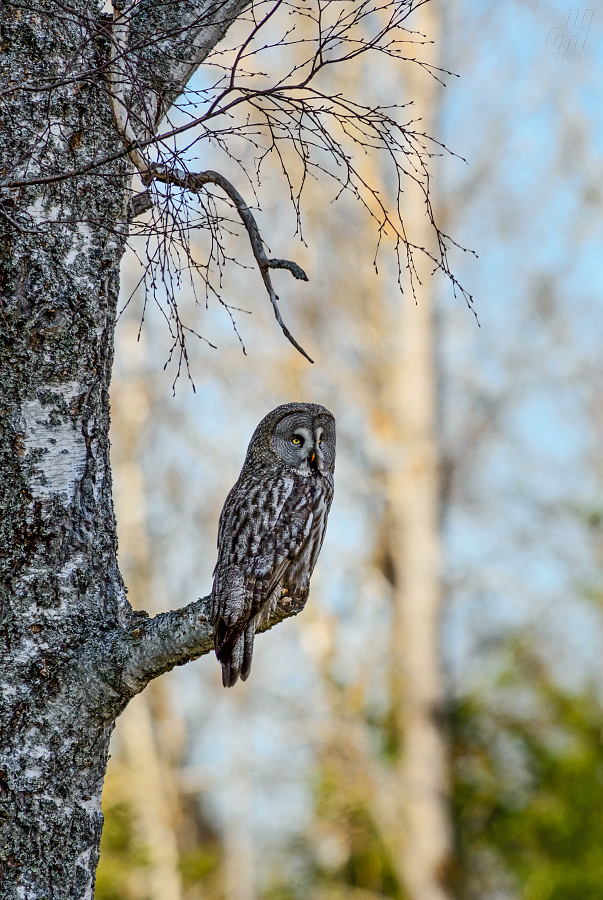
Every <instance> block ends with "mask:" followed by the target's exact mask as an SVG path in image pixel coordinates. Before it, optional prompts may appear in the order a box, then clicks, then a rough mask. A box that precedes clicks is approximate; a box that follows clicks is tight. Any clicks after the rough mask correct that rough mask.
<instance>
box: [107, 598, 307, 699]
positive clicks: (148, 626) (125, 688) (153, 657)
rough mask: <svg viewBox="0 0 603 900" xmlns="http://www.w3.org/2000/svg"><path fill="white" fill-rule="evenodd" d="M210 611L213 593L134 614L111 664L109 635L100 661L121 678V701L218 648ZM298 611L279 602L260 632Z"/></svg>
mask: <svg viewBox="0 0 603 900" xmlns="http://www.w3.org/2000/svg"><path fill="white" fill-rule="evenodd" d="M210 611H211V595H209V596H207V597H202V598H200V599H199V600H195V601H194V602H193V603H189V605H188V606H185V607H184V608H183V609H175V610H172V611H170V612H165V613H160V614H159V615H157V616H154V617H153V618H152V619H149V618H144V617H140V616H136V617H134V618H133V619H132V620H131V621H130V623H129V625H128V627H126V628H123V629H120V630H119V631H118V632H116V633H115V634H114V636H113V638H112V639H111V642H110V644H111V650H110V659H111V663H110V664H108V661H107V658H106V652H105V649H106V646H107V643H106V639H105V642H104V644H103V645H102V646H101V647H100V650H101V652H100V659H102V662H101V663H100V665H101V668H102V669H105V670H107V667H108V665H109V668H110V669H111V671H112V673H113V675H112V680H113V681H116V682H119V693H120V702H122V703H123V702H124V701H125V702H127V700H129V699H130V698H131V697H133V696H134V695H135V694H139V693H140V691H142V690H143V689H144V688H145V687H146V685H147V684H148V683H149V681H152V680H153V678H157V677H158V676H159V675H162V674H163V673H164V672H169V671H170V670H171V669H173V668H174V667H175V666H182V665H184V664H185V663H187V662H190V661H191V660H193V659H197V658H198V657H199V656H205V655H206V654H207V653H210V652H211V651H212V650H213V649H214V633H213V627H212V625H211V622H210ZM298 612H300V608H299V607H295V606H291V605H289V606H287V605H286V604H283V603H279V604H278V606H277V608H276V610H275V611H274V613H273V614H272V615H271V616H270V618H269V619H268V620H267V621H266V622H264V623H263V624H262V625H260V627H259V628H258V633H260V632H262V631H268V630H269V629H270V628H273V627H274V625H277V624H278V623H279V622H282V620H283V619H287V618H290V617H291V616H294V615H297V613H298ZM95 702H97V701H95Z"/></svg>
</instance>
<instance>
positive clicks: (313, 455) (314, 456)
mask: <svg viewBox="0 0 603 900" xmlns="http://www.w3.org/2000/svg"><path fill="white" fill-rule="evenodd" d="M315 459H316V453H315V452H314V450H313V451H312V456H311V457H310V462H314V460H315Z"/></svg>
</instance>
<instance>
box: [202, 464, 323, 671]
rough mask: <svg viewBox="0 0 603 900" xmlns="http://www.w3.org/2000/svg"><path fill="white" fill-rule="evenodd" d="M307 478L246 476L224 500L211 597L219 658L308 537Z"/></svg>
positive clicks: (310, 512) (310, 516)
mask: <svg viewBox="0 0 603 900" xmlns="http://www.w3.org/2000/svg"><path fill="white" fill-rule="evenodd" d="M307 481H308V480H307V479H294V478H292V477H286V476H283V475H282V474H280V473H279V474H278V475H276V476H275V477H274V478H273V479H269V478H265V479H259V481H258V479H257V476H255V477H253V476H252V477H250V478H248V479H247V478H246V479H241V480H240V481H239V482H238V484H237V485H236V486H235V488H234V489H233V491H231V493H230V495H229V497H228V498H227V502H226V504H225V507H224V511H223V518H222V521H221V523H220V529H219V533H220V545H219V555H218V563H217V566H216V572H215V579H214V590H213V595H212V620H213V623H214V627H215V643H216V653H217V655H218V659H220V661H222V659H223V658H224V659H225V660H226V659H228V658H229V655H230V650H231V647H233V646H234V645H235V644H236V642H237V639H238V638H239V636H240V635H241V634H242V633H243V631H244V630H245V627H246V626H247V625H248V624H249V623H250V622H252V621H253V620H254V618H255V616H256V615H257V614H258V613H259V612H260V611H261V610H262V609H263V607H264V605H265V603H266V601H267V599H268V598H269V597H270V595H271V594H272V592H273V591H274V590H275V589H276V588H277V587H278V585H279V583H280V582H281V581H282V578H283V574H284V572H285V570H286V568H287V565H288V563H289V561H290V560H291V559H292V558H293V557H295V556H296V555H297V553H298V552H299V548H300V547H301V546H302V544H303V543H304V541H306V540H307V538H308V534H309V532H310V529H311V526H312V519H313V508H312V502H311V494H310V493H309V491H308V487H309V485H307V484H306V482H307Z"/></svg>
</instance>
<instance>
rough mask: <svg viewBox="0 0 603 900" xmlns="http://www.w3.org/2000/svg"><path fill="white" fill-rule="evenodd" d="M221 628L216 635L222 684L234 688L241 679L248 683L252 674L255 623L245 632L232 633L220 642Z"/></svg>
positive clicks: (248, 626)
mask: <svg viewBox="0 0 603 900" xmlns="http://www.w3.org/2000/svg"><path fill="white" fill-rule="evenodd" d="M219 632H220V628H219V627H218V630H217V634H216V656H217V657H218V660H219V662H220V665H221V666H222V684H223V685H224V687H232V686H233V685H234V684H236V682H237V680H238V679H239V678H240V679H241V681H247V679H248V678H249V673H250V672H251V660H252V659H253V639H254V637H255V622H254V621H251V622H249V624H248V625H247V627H246V628H245V630H244V631H241V632H239V633H238V634H237V633H236V632H234V633H233V632H230V634H226V635H225V636H224V639H223V641H220V634H219Z"/></svg>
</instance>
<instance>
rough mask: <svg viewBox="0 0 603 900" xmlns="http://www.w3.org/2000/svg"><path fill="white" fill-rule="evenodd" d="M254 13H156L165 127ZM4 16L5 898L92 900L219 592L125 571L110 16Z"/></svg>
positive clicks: (144, 66) (155, 60)
mask: <svg viewBox="0 0 603 900" xmlns="http://www.w3.org/2000/svg"><path fill="white" fill-rule="evenodd" d="M244 6H245V3H244V2H237V3H235V2H230V3H229V2H227V3H208V2H202V0H200V2H198V3H187V2H182V3H179V4H165V3H161V4H159V3H157V2H147V0H141V2H140V3H139V4H138V5H137V7H136V17H135V18H136V22H135V23H134V24H133V26H132V31H131V35H130V41H131V46H137V42H138V44H139V45H140V46H143V45H144V50H141V52H140V54H139V56H138V57H134V61H135V62H136V61H137V63H138V64H139V66H140V68H141V71H143V70H144V71H146V72H147V74H148V73H149V72H151V71H152V73H153V79H154V80H151V79H150V76H149V78H147V83H148V84H149V91H148V97H147V101H148V102H147V104H146V106H145V108H147V109H149V108H151V109H153V103H154V104H155V106H154V112H153V115H152V117H151V118H152V119H153V127H156V126H157V124H158V119H159V118H161V116H162V115H163V114H164V113H165V111H166V109H167V107H168V105H169V103H170V102H172V101H173V99H174V98H175V97H176V96H177V95H178V94H179V93H180V92H181V90H182V89H183V86H184V83H185V81H186V79H188V78H189V77H190V75H191V73H192V72H193V71H194V69H195V68H196V66H197V65H198V64H199V63H200V62H201V61H202V60H203V59H204V58H205V56H206V55H207V53H208V52H209V50H210V49H211V47H213V46H214V44H215V43H216V42H217V41H218V40H219V39H220V38H221V37H222V36H223V34H224V33H225V31H226V29H227V27H228V25H229V24H230V22H232V21H233V18H234V17H235V16H236V15H237V14H239V13H240V11H241V10H242V9H243V7H244ZM170 17H171V18H172V19H173V18H174V17H178V22H177V23H176V25H177V26H178V27H177V28H176V27H175V24H174V22H173V21H171V20H170ZM187 17H188V18H187ZM185 26H186V28H185ZM189 26H190V27H189ZM1 28H2V31H1V44H0V49H1V51H2V57H1V69H2V84H1V90H2V91H3V94H2V99H1V107H0V178H1V181H0V230H1V238H0V240H1V243H0V386H1V387H0V390H1V394H0V455H1V458H0V466H1V469H0V471H1V475H0V478H1V482H0V566H1V569H0V576H1V580H0V690H1V705H0V742H1V743H0V897H1V898H2V900H8V898H11V900H13V898H20V900H34V898H35V900H42V898H44V900H53V898H54V900H58V898H60V900H65V898H73V900H76V898H92V897H93V893H94V874H95V869H96V864H97V861H98V847H99V842H100V834H101V829H102V814H101V791H102V784H103V777H104V773H105V767H106V761H107V751H108V745H109V738H110V736H111V731H112V729H113V724H114V722H115V718H116V716H117V715H118V714H119V713H120V712H121V711H122V710H123V709H124V707H125V706H126V704H127V703H128V701H129V699H130V698H131V697H132V696H134V695H135V694H136V693H138V692H139V691H140V690H142V689H143V688H144V686H145V685H146V684H147V683H148V681H149V680H150V679H151V678H153V677H155V676H156V675H159V674H161V673H162V672H164V671H167V670H168V669H170V668H172V667H173V666H174V665H177V664H182V663H184V662H187V661H188V660H189V659H192V658H195V657H196V656H199V655H201V654H202V653H207V652H209V650H210V649H211V648H212V632H211V626H210V625H209V622H208V616H207V613H208V598H205V599H204V600H199V601H195V602H194V603H192V604H191V605H190V606H189V607H187V608H186V609H185V610H179V611H175V612H171V613H165V614H163V615H159V616H157V617H155V618H154V619H148V618H147V617H144V616H136V615H134V613H133V611H132V608H131V606H130V604H129V602H128V599H127V596H126V592H125V589H124V584H123V581H122V578H121V575H120V573H119V569H118V566H117V557H116V552H117V541H116V532H115V520H114V514H113V504H112V499H111V473H110V467H109V438H108V434H109V396H108V387H109V380H110V376H111V365H112V359H113V333H114V327H115V318H116V304H117V297H118V288H119V264H120V259H121V256H122V253H123V250H124V245H125V239H126V236H127V228H128V219H129V216H130V215H131V187H130V181H131V177H130V174H129V171H128V166H127V164H126V161H125V159H126V158H125V157H124V147H123V143H122V142H121V140H120V138H119V136H118V135H117V133H116V131H115V128H114V125H113V120H112V115H111V108H110V102H109V97H108V94H107V79H106V71H103V69H102V66H103V65H105V63H106V59H107V58H108V52H109V42H108V37H107V31H106V28H107V17H105V16H103V15H102V14H101V12H100V5H94V4H84V3H80V2H78V0H76V2H75V5H74V6H72V7H69V6H65V5H60V6H59V5H58V4H57V5H54V4H53V3H51V2H50V0H41V3H40V4H39V5H36V4H35V3H32V4H31V6H24V5H20V6H12V5H10V4H6V3H5V4H4V5H3V6H2V20H1ZM151 31H152V32H153V34H154V35H155V36H156V37H157V40H155V41H150V40H149V34H150V33H151ZM134 64H135V63H134V62H132V65H134ZM144 71H143V74H144ZM79 75H81V78H80V77H75V78H74V76H79ZM51 84H52V90H45V89H44V88H45V87H48V86H49V85H51ZM15 86H17V87H18V88H19V89H18V90H15V91H13V92H12V93H11V92H10V89H11V87H15ZM153 98H154V99H153ZM149 104H150V105H149ZM143 105H144V104H143ZM112 158H113V159H112ZM99 159H105V160H108V161H107V162H105V163H104V164H103V165H98V160H99ZM111 160H112V161H111ZM74 171H75V172H79V173H81V174H79V176H78V177H72V178H67V179H64V178H62V177H61V176H62V175H63V174H65V173H68V172H74ZM40 179H44V181H42V182H41V183H40ZM9 180H10V181H11V182H12V183H13V187H12V188H11V189H10V190H7V189H6V188H4V187H3V186H2V183H3V182H6V181H9ZM36 181H37V182H38V183H36ZM15 182H17V184H16V186H15Z"/></svg>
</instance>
